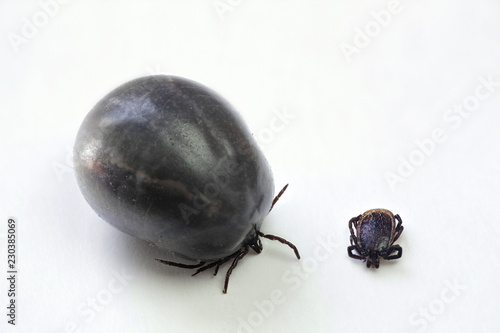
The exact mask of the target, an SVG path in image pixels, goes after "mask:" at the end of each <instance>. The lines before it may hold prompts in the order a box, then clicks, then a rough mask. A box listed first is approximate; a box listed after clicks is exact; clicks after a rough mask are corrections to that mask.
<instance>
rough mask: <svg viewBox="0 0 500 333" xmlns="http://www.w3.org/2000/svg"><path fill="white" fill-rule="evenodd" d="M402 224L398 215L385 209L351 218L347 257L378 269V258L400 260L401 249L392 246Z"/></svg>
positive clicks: (400, 230)
mask: <svg viewBox="0 0 500 333" xmlns="http://www.w3.org/2000/svg"><path fill="white" fill-rule="evenodd" d="M396 221H397V224H396ZM402 223H403V221H402V220H401V218H400V217H399V215H397V214H396V215H393V214H392V213H391V212H390V211H388V210H386V209H372V210H369V211H366V212H365V213H363V214H362V215H359V216H357V217H353V218H352V219H351V220H350V221H349V230H350V232H351V237H350V241H351V246H349V247H348V248H347V253H348V255H349V256H350V257H351V258H355V259H361V260H366V266H367V267H371V266H372V265H373V267H375V268H378V267H379V257H382V258H383V259H386V260H392V259H398V258H401V256H402V255H403V249H402V248H401V246H399V245H393V244H394V242H395V241H396V240H397V239H398V238H399V236H400V235H401V233H402V232H403V229H404V228H403V225H402ZM353 250H356V252H357V253H358V254H355V253H353V252H352V251H353ZM394 252H396V253H395V254H394Z"/></svg>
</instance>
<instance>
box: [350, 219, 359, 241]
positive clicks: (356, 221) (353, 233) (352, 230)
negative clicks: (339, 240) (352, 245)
mask: <svg viewBox="0 0 500 333" xmlns="http://www.w3.org/2000/svg"><path fill="white" fill-rule="evenodd" d="M360 218H361V215H358V216H356V217H353V218H352V219H350V220H349V230H350V231H351V237H354V238H355V239H356V233H355V232H354V229H356V230H357V229H358V221H359V219H360ZM353 225H354V228H353Z"/></svg>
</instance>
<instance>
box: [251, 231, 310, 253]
mask: <svg viewBox="0 0 500 333" xmlns="http://www.w3.org/2000/svg"><path fill="white" fill-rule="evenodd" d="M257 234H258V235H259V236H261V237H264V238H267V239H270V240H277V241H278V242H280V243H281V244H285V245H288V246H289V247H290V248H291V249H292V250H293V252H295V256H296V257H297V259H300V254H299V250H298V249H297V247H296V246H295V245H294V244H292V243H291V242H289V241H287V240H286V239H284V238H281V237H279V236H275V235H266V234H264V233H262V232H261V231H258V232H257Z"/></svg>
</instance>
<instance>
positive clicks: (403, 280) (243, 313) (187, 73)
mask: <svg viewBox="0 0 500 333" xmlns="http://www.w3.org/2000/svg"><path fill="white" fill-rule="evenodd" d="M269 2H271V1H264V0H259V1H238V0H221V1H212V0H207V1H123V0H122V1H106V2H105V3H104V1H76V0H74V1H66V3H63V1H62V0H61V2H56V1H55V0H41V1H13V0H12V1H2V2H1V4H0V22H1V23H0V26H1V31H0V110H1V111H0V112H1V122H0V135H1V138H0V142H1V147H0V148H1V152H2V160H1V165H0V220H1V225H0V243H1V244H0V263H1V264H0V267H1V270H2V273H1V274H0V277H1V278H0V304H1V309H2V310H1V311H0V312H1V313H0V318H1V319H0V330H1V331H2V332H7V331H9V332H14V331H16V332H35V331H36V332H112V331H115V332H305V331H308V332H397V333H401V332H424V331H425V332H472V331H474V332H494V331H497V329H498V326H499V324H500V319H499V317H498V309H499V306H500V297H499V296H500V292H499V289H498V280H499V278H500V271H499V269H498V267H499V263H498V253H499V251H500V242H499V241H498V237H499V236H500V234H499V233H500V227H499V223H498V219H499V218H500V208H499V197H500V194H499V188H500V178H499V175H500V153H499V149H498V145H499V142H500V134H499V131H498V124H499V122H500V114H499V106H500V61H499V59H500V19H499V16H500V4H499V3H498V1H474V2H472V1H426V0H421V1H416V0H408V1H404V0H401V1H389V0H386V1H370V2H368V1H284V0H283V1H273V2H272V3H269ZM151 73H167V74H175V75H180V76H184V77H188V78H191V79H194V80H196V81H199V82H201V83H203V84H205V85H208V86H209V87H211V88H213V89H214V90H216V91H218V92H219V93H220V94H222V95H223V96H224V97H226V98H227V99H228V100H229V101H230V102H231V103H232V104H233V105H234V106H235V108H236V109H237V110H239V112H241V114H242V115H243V117H244V119H245V120H246V122H247V123H248V126H249V127H250V128H251V130H252V132H253V133H254V135H255V137H256V138H257V140H258V141H259V143H260V145H261V147H262V149H263V150H264V153H265V155H266V156H267V158H268V160H269V162H270V164H271V166H272V168H273V172H274V175H275V183H276V187H277V188H280V187H281V186H283V185H284V184H285V183H290V187H289V189H288V191H287V192H286V194H285V195H284V196H283V197H282V199H281V200H280V202H279V204H278V205H277V206H276V207H275V209H274V210H273V212H272V214H270V215H269V216H268V217H267V218H266V220H265V222H264V224H263V227H262V231H264V232H265V233H272V234H277V235H280V236H283V237H285V238H287V239H289V240H290V241H292V242H294V243H295V244H296V245H297V246H298V247H299V249H300V251H301V254H302V260H301V261H297V260H296V259H295V258H294V256H293V253H292V252H291V251H290V249H288V248H287V247H286V246H282V245H280V244H279V243H277V242H271V241H268V240H263V244H264V251H263V252H262V253H261V254H260V255H258V256H257V255H254V254H250V255H248V256H247V257H246V258H245V260H243V261H242V262H240V264H239V265H238V268H237V269H236V270H235V271H234V272H233V276H232V278H231V281H230V285H229V292H228V294H227V295H223V294H222V292H221V290H222V286H223V274H224V273H225V269H223V270H221V272H220V273H219V275H218V276H216V277H213V276H212V275H211V273H210V272H205V273H203V274H200V275H198V276H196V277H193V278H191V277H190V272H189V271H186V270H182V269H176V268H172V267H167V266H164V265H161V264H159V263H157V262H156V261H154V260H153V259H154V258H156V257H161V256H162V254H161V253H160V252H158V251H157V250H156V249H154V248H151V247H149V246H148V245H147V244H145V243H143V242H141V241H137V240H135V239H133V238H132V237H129V236H127V235H125V234H122V233H121V232H119V231H117V230H115V229H113V228H112V227H110V226H108V225H107V224H106V223H104V222H103V221H102V220H100V219H99V218H98V216H97V215H96V214H95V213H94V212H93V211H92V210H91V208H90V207H89V206H88V204H87V203H86V202H85V200H84V199H83V197H82V195H81V194H80V191H79V189H78V187H77V184H76V181H75V178H74V174H73V171H72V169H71V149H72V146H73V142H74V139H75V135H76V133H77V130H78V128H79V125H80V123H81V121H82V120H83V118H84V116H85V115H86V113H87V112H88V111H89V110H90V109H91V108H92V107H93V105H94V104H95V103H96V102H97V101H98V100H99V99H100V98H102V97H103V96H104V95H105V94H106V93H107V92H109V91H110V90H112V89H114V88H115V87H117V86H118V85H120V84H122V83H124V82H126V81H128V80H130V79H133V78H136V77H140V76H144V75H149V74H151ZM485 81H490V83H489V84H485V83H484V82H485ZM460 109H461V111H457V110H460ZM278 115H280V117H281V118H278ZM436 133H437V134H436ZM431 140H433V141H431ZM377 207H383V208H387V209H390V210H392V211H393V212H394V213H399V214H400V215H401V217H402V218H403V221H404V223H403V225H404V226H405V231H404V232H403V234H402V236H401V238H400V240H399V241H398V243H399V244H400V245H401V246H402V247H403V249H404V254H403V257H402V258H401V259H400V260H396V261H394V262H385V261H384V262H382V263H381V267H380V268H379V269H378V270H375V269H367V268H366V267H365V265H364V263H363V262H361V261H358V260H354V259H351V258H349V257H348V256H347V254H346V247H347V246H348V245H349V231H348V228H347V222H348V220H349V219H350V218H351V217H353V216H356V215H358V214H360V213H362V212H364V211H365V210H368V209H371V208H377ZM9 217H14V218H15V219H16V221H17V236H18V238H17V249H18V252H17V254H18V256H17V259H18V262H17V268H18V272H19V273H18V278H17V286H16V291H17V296H16V304H17V308H16V312H17V318H16V326H15V327H12V325H8V324H7V319H8V318H7V316H6V313H7V309H6V305H7V302H8V301H9V298H8V297H7V290H8V289H9V286H8V283H7V280H6V276H7V273H6V271H7V245H6V240H7V219H8V218H9ZM325 244H326V245H325ZM273 301H274V303H272V302H273Z"/></svg>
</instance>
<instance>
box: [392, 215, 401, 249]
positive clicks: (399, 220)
mask: <svg viewBox="0 0 500 333" xmlns="http://www.w3.org/2000/svg"><path fill="white" fill-rule="evenodd" d="M394 218H395V219H396V220H398V225H397V226H396V232H395V234H394V238H393V240H392V242H393V243H394V242H395V241H396V240H397V239H398V238H399V236H401V233H403V230H404V227H403V225H402V224H403V220H401V217H399V215H398V214H396V215H394Z"/></svg>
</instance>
